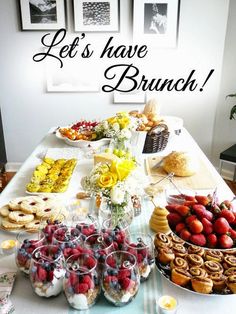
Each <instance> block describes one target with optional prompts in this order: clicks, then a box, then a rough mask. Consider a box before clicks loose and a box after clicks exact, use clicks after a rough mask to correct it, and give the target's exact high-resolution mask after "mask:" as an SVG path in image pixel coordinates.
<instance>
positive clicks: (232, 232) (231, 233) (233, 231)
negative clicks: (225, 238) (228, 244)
mask: <svg viewBox="0 0 236 314" xmlns="http://www.w3.org/2000/svg"><path fill="white" fill-rule="evenodd" d="M229 233H230V237H231V238H232V239H233V240H235V239H236V231H235V230H234V229H232V228H230V229H229Z"/></svg>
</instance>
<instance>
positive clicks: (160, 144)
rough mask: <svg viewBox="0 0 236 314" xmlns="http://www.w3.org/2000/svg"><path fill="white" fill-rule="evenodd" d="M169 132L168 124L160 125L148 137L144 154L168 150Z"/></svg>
mask: <svg viewBox="0 0 236 314" xmlns="http://www.w3.org/2000/svg"><path fill="white" fill-rule="evenodd" d="M169 134H170V133H169V131H168V127H167V125H166V124H158V125H157V126H155V127H154V128H152V129H151V130H150V131H149V132H148V133H147V135H146V140H145V144H144V148H143V153H157V152H160V151H162V150H163V149H165V148H166V145H167V142H168V138H169Z"/></svg>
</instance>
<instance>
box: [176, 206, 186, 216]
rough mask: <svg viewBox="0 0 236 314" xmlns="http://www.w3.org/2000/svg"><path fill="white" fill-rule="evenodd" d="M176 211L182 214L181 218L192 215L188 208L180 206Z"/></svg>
mask: <svg viewBox="0 0 236 314" xmlns="http://www.w3.org/2000/svg"><path fill="white" fill-rule="evenodd" d="M175 211H176V212H177V213H178V214H180V216H183V217H185V216H187V215H189V213H190V208H189V207H188V206H184V205H179V206H177V207H176V208H175Z"/></svg>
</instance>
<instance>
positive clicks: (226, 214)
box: [220, 209, 235, 224]
mask: <svg viewBox="0 0 236 314" xmlns="http://www.w3.org/2000/svg"><path fill="white" fill-rule="evenodd" d="M220 217H224V218H225V219H226V220H227V221H228V223H229V224H231V223H233V222H234V220H235V217H234V213H233V212H231V211H230V210H229V209H222V210H221V213H220Z"/></svg>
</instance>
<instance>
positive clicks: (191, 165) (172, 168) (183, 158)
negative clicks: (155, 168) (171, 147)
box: [163, 151, 199, 177]
mask: <svg viewBox="0 0 236 314" xmlns="http://www.w3.org/2000/svg"><path fill="white" fill-rule="evenodd" d="M198 168H199V164H198V161H197V159H196V158H195V157H194V156H192V155H191V154H190V153H188V152H175V151H173V152H172V153H170V154H169V155H168V156H166V157H165V158H164V160H163V169H164V170H165V171H166V172H167V173H170V172H174V174H175V176H178V177H189V176H192V175H194V174H195V173H196V172H197V171H198Z"/></svg>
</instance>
